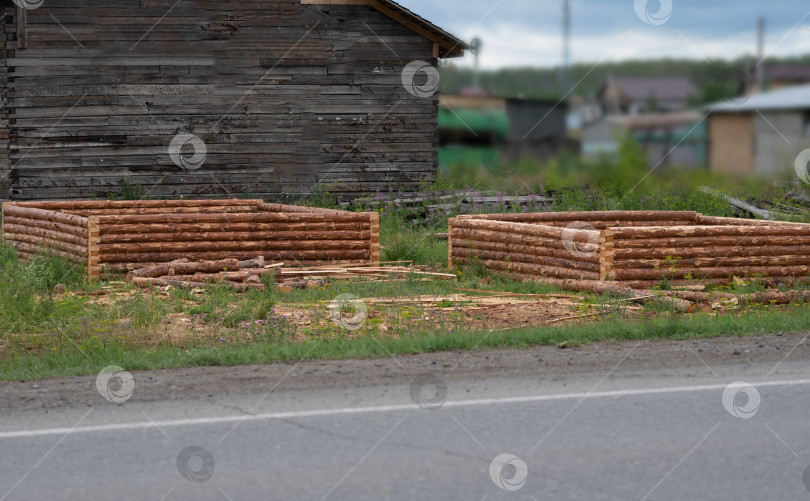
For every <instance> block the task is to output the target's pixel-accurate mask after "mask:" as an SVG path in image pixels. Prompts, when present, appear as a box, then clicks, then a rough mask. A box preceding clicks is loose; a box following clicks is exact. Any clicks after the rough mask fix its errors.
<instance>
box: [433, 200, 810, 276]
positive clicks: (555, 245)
mask: <svg viewBox="0 0 810 501" xmlns="http://www.w3.org/2000/svg"><path fill="white" fill-rule="evenodd" d="M566 232H567V233H566ZM448 235H449V237H448V259H449V264H450V265H451V266H453V265H454V264H462V265H465V264H471V263H473V262H478V263H480V264H483V265H484V266H485V267H486V268H488V269H491V270H493V271H498V272H504V271H505V272H509V273H511V274H513V275H514V276H515V277H516V278H526V277H533V276H534V277H536V276H542V277H548V278H558V279H577V280H579V279H584V280H598V281H615V282H617V283H620V284H633V285H638V284H645V285H652V284H655V283H658V282H660V281H661V280H664V279H666V280H670V281H672V282H677V283H680V284H684V283H695V282H713V283H727V282H728V281H729V280H731V279H732V277H735V276H737V277H741V278H742V277H763V278H766V279H769V280H778V279H797V278H798V279H801V278H807V277H808V276H810V224H801V223H789V222H779V221H765V220H746V219H739V220H738V219H735V218H721V217H713V216H703V215H702V214H698V213H694V212H669V211H638V212H634V211H606V212H565V213H554V212H549V213H537V214H484V215H463V216H458V217H456V218H452V219H450V221H449V222H448ZM593 239H596V240H597V241H598V248H597V251H596V252H593V253H591V252H583V249H587V248H589V247H588V246H587V245H583V242H593ZM593 263H595V265H594V264H593ZM594 273H595V274H596V276H594Z"/></svg>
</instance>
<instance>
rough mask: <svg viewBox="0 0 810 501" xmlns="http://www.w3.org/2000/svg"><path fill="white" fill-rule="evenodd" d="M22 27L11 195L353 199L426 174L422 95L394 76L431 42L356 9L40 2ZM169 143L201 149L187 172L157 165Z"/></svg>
mask: <svg viewBox="0 0 810 501" xmlns="http://www.w3.org/2000/svg"><path fill="white" fill-rule="evenodd" d="M12 5H13V4H12V3H11V2H10V1H8V0H7V1H6V6H7V9H6V12H11V13H13V12H14V11H15V10H14V9H13V8H11V6H12ZM164 16H165V17H164ZM27 18H28V19H27V30H26V34H27V38H28V41H27V48H25V49H19V50H16V51H14V50H13V49H16V44H17V42H16V41H14V40H7V41H6V48H7V51H8V52H7V54H9V57H8V59H7V66H8V70H9V72H10V73H9V79H8V80H9V81H8V108H9V119H10V124H9V127H10V137H11V146H10V153H11V165H12V171H11V175H12V198H15V199H62V198H88V197H104V196H107V194H108V193H110V192H119V191H120V189H121V185H122V183H123V181H124V180H126V181H127V182H129V183H130V184H132V185H136V184H140V185H141V186H142V187H143V189H144V190H145V191H146V192H147V193H148V194H149V195H151V196H169V197H175V196H179V195H185V196H194V197H198V198H199V197H207V196H223V195H231V196H233V195H241V194H243V193H249V194H251V195H252V196H256V197H262V198H274V197H277V196H279V195H281V194H293V193H308V192H310V191H311V190H312V189H313V188H314V187H315V186H316V185H318V184H320V185H321V186H327V185H328V186H330V188H331V189H330V191H334V192H340V193H344V194H346V195H352V194H356V193H359V192H368V191H374V190H375V189H377V188H380V189H384V188H387V187H388V186H389V185H392V186H395V187H400V188H401V189H409V188H414V187H416V185H417V184H418V183H419V182H421V181H425V180H431V179H432V178H433V176H434V175H435V172H436V166H437V157H436V155H437V153H436V148H437V138H436V121H437V115H436V113H437V111H436V98H435V97H434V96H431V97H427V98H422V97H416V96H413V95H412V94H410V93H409V92H407V91H406V89H405V87H404V86H403V85H402V79H401V72H402V69H403V68H404V67H405V66H406V65H407V64H408V63H410V62H411V61H414V60H424V61H427V62H432V63H434V64H435V62H436V61H435V60H434V59H433V44H432V42H431V41H429V40H427V39H425V38H423V37H421V36H420V35H418V34H416V33H414V32H413V31H411V30H409V29H408V28H406V27H404V26H402V25H400V24H399V23H396V22H394V21H392V20H391V19H389V18H388V17H386V16H384V15H382V14H380V13H379V12H377V11H375V10H372V9H371V8H370V7H367V6H307V5H300V4H299V2H298V1H297V0H286V1H285V0H262V1H252V2H244V1H236V0H183V1H182V2H176V0H116V1H115V2H102V1H100V0H45V3H44V5H43V6H42V7H40V8H38V9H35V10H29V11H28V14H27ZM7 38H14V37H13V36H11V37H7ZM179 133H190V134H194V135H197V136H199V137H200V138H201V139H202V140H203V141H204V142H205V144H206V146H207V156H206V159H205V162H204V164H203V165H202V167H200V168H199V169H196V170H187V169H182V168H180V167H177V166H176V165H175V164H174V163H173V162H172V160H171V158H170V155H169V151H168V148H169V144H170V142H171V140H172V138H174V137H175V136H176V135H177V134H179ZM184 153H185V154H190V152H189V151H187V150H184ZM2 161H3V160H2V157H0V173H2ZM0 179H1V177H0ZM0 182H2V181H0ZM1 197H2V194H1V193H0V198H1Z"/></svg>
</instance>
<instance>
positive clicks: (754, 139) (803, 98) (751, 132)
mask: <svg viewBox="0 0 810 501" xmlns="http://www.w3.org/2000/svg"><path fill="white" fill-rule="evenodd" d="M706 111H707V112H708V114H709V115H708V118H707V121H708V124H709V167H710V169H711V171H713V172H724V173H729V174H739V175H753V174H757V175H765V176H773V175H782V174H785V173H790V172H792V169H793V166H794V164H795V160H796V157H797V156H798V154H799V153H800V152H801V151H802V150H805V149H807V148H810V84H808V85H800V86H797V87H789V88H785V89H781V90H776V91H772V92H762V93H759V94H754V95H752V96H750V97H747V98H745V97H743V98H739V99H738V100H735V101H731V102H725V101H724V102H720V103H715V104H712V105H709V106H707V107H706Z"/></svg>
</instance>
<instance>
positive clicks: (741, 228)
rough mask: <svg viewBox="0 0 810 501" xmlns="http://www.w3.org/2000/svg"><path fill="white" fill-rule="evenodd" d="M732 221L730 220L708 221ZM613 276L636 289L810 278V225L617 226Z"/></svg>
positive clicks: (769, 222) (755, 223) (748, 223)
mask: <svg viewBox="0 0 810 501" xmlns="http://www.w3.org/2000/svg"><path fill="white" fill-rule="evenodd" d="M701 222H702V223H703V224H706V223H709V222H716V223H729V222H735V223H736V221H735V220H733V219H732V220H731V221H728V220H727V219H726V218H722V219H721V220H718V219H717V218H704V219H702V220H701ZM611 231H612V233H613V263H612V269H613V274H614V278H615V279H616V280H618V281H623V282H632V283H633V285H634V286H644V285H652V284H655V283H658V282H660V281H661V280H663V279H668V280H673V281H680V280H686V279H689V280H698V281H706V280H712V281H720V282H723V281H728V280H730V279H731V278H732V277H734V276H737V277H753V276H760V277H766V278H767V277H780V278H792V277H795V278H806V277H807V276H808V275H810V225H807V224H798V223H778V222H771V221H756V222H751V221H747V222H743V223H741V224H738V225H735V226H728V225H723V224H717V225H715V226H692V227H688V226H673V227H668V228H666V227H656V228H613V229H612V230H611Z"/></svg>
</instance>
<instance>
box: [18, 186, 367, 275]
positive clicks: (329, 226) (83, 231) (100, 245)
mask: <svg viewBox="0 0 810 501" xmlns="http://www.w3.org/2000/svg"><path fill="white" fill-rule="evenodd" d="M3 225H4V228H3V238H4V239H5V240H7V241H11V242H12V244H13V245H14V246H15V247H17V248H18V250H19V252H20V255H21V256H22V257H29V256H31V255H33V254H35V253H36V252H38V251H39V250H40V249H39V247H47V248H49V249H50V250H52V251H54V252H56V253H58V254H59V255H64V256H65V257H67V258H69V259H71V260H72V261H74V262H77V263H79V264H83V265H85V266H86V269H87V276H88V278H89V279H91V280H92V279H96V278H98V277H99V276H100V274H101V271H102V269H106V270H107V271H113V272H122V271H131V270H133V269H137V268H140V267H142V266H144V264H147V263H151V264H160V263H165V262H170V261H175V260H177V259H181V258H187V259H189V260H193V261H199V260H221V259H228V258H234V259H253V258H256V257H257V255H261V256H262V257H263V258H265V259H267V260H272V261H284V262H285V265H286V266H288V267H290V266H299V265H300V266H312V265H315V264H318V265H321V264H329V263H331V262H350V263H352V264H365V265H377V264H379V262H380V237H379V214H378V213H376V212H374V213H354V212H345V211H340V210H333V209H318V208H310V207H297V206H291V205H282V204H265V203H264V202H263V201H261V200H140V201H58V202H10V203H7V204H3ZM6 226H7V228H6ZM192 274H193V272H192Z"/></svg>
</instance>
